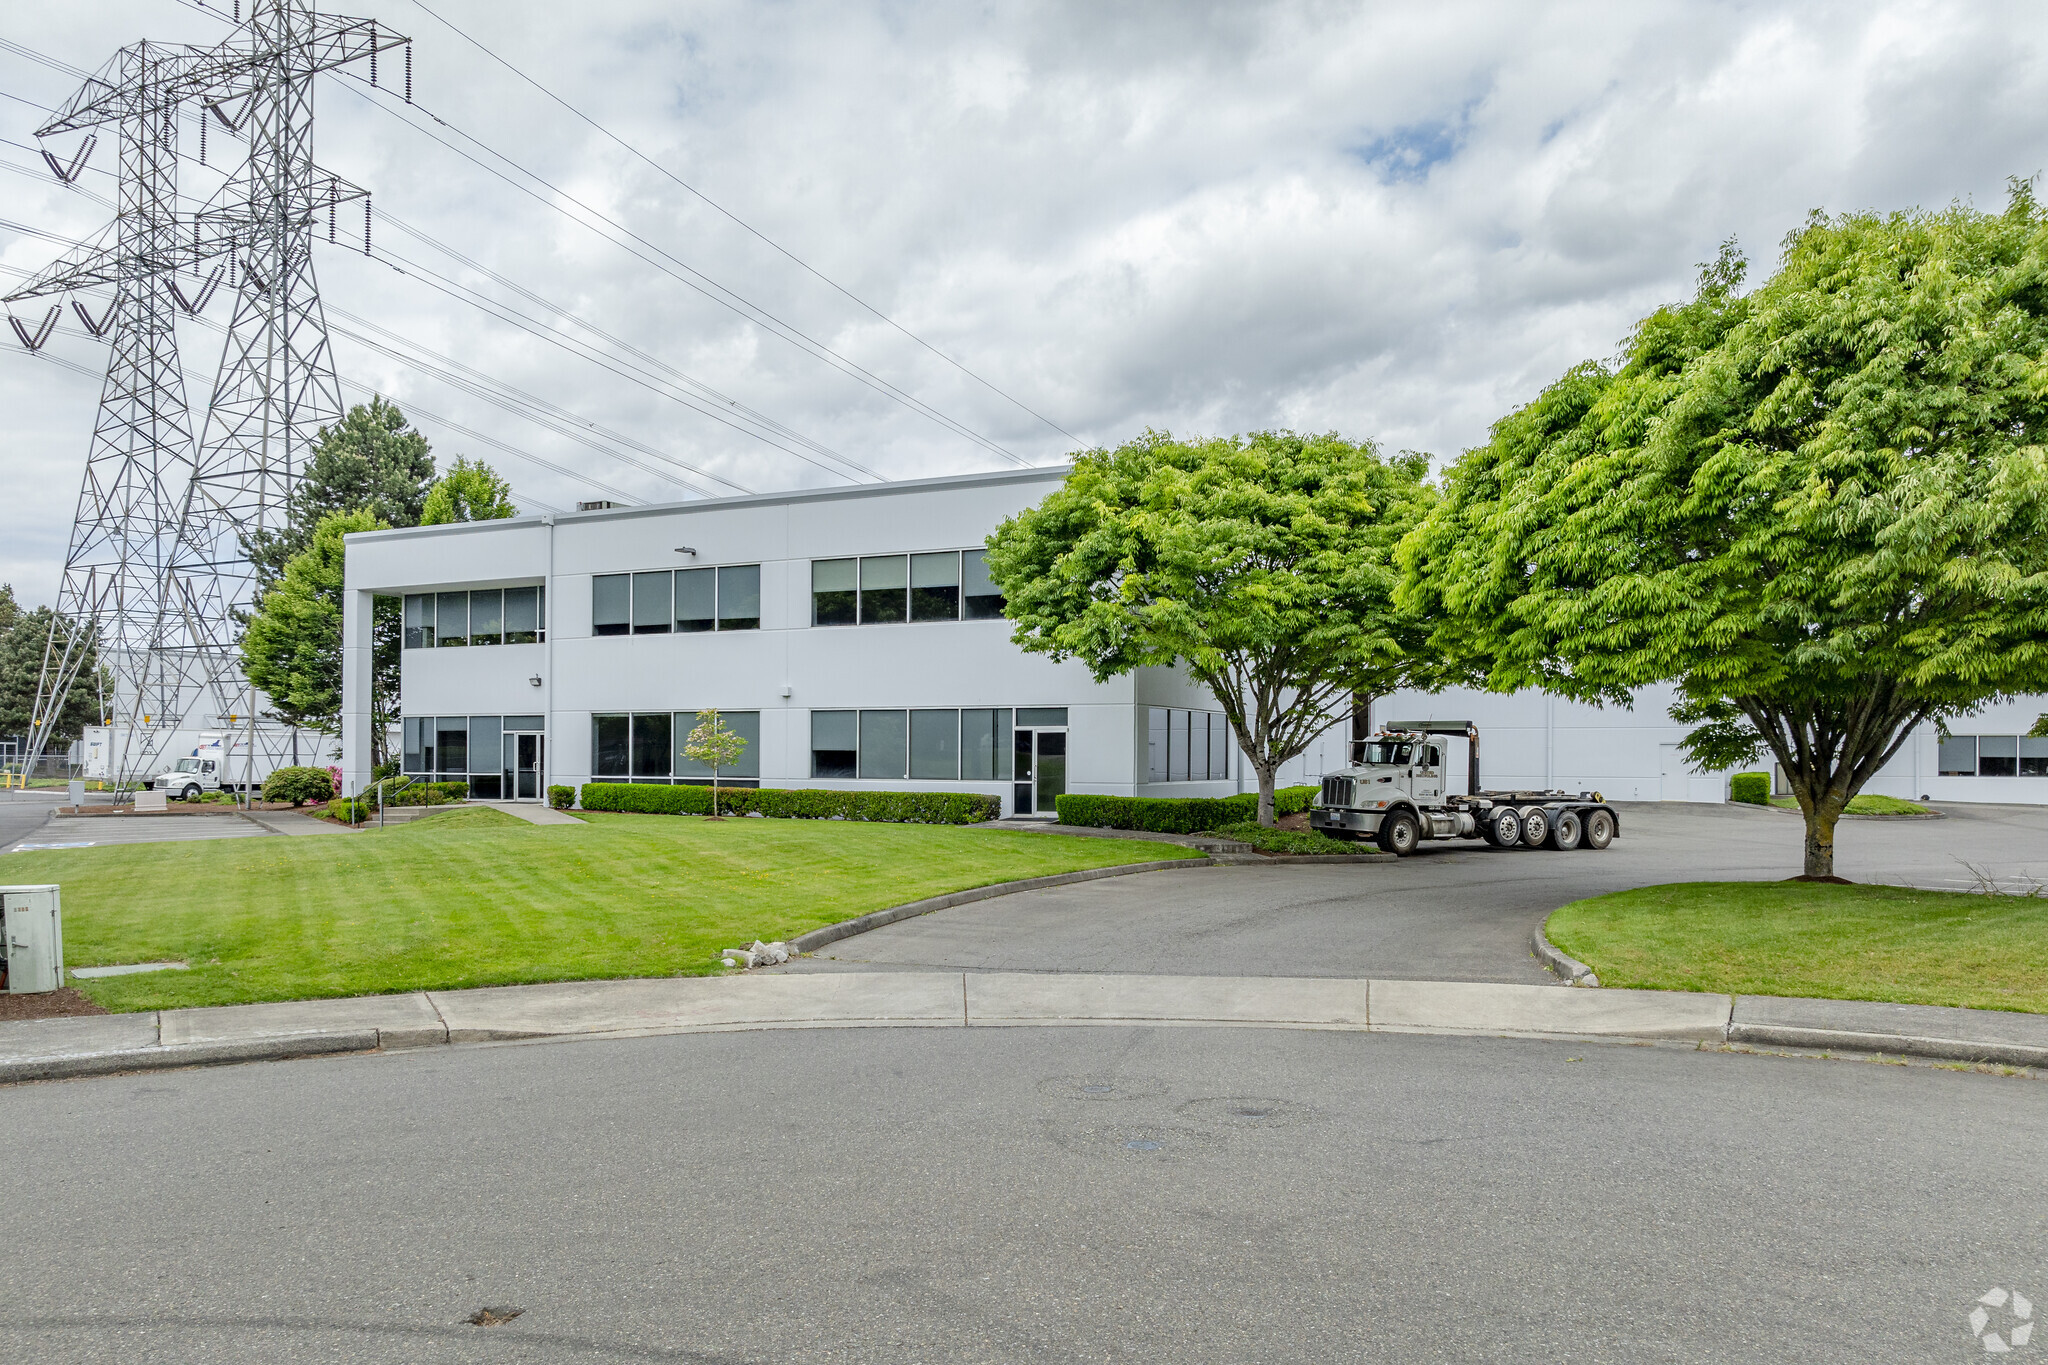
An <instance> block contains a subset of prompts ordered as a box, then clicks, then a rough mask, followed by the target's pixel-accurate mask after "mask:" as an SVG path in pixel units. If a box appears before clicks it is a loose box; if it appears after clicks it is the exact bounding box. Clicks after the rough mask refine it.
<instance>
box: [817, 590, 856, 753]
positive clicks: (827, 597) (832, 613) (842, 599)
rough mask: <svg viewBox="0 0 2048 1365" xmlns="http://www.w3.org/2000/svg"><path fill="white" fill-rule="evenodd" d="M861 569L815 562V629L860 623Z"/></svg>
mask: <svg viewBox="0 0 2048 1365" xmlns="http://www.w3.org/2000/svg"><path fill="white" fill-rule="evenodd" d="M858 565H859V561H857V560H852V559H814V560H812V561H811V624H812V625H814V626H850V625H852V624H853V623H854V622H856V621H858V620H859V619H860V614H859V610H858V606H857V604H858V602H859V600H860V593H859V591H858V584H859V568H858ZM819 776H823V774H819Z"/></svg>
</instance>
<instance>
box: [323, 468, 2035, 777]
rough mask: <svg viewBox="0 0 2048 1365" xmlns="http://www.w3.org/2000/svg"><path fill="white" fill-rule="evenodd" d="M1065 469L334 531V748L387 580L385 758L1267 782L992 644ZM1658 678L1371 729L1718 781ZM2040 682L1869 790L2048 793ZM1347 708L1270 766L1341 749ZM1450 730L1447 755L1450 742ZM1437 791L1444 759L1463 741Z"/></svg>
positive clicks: (1514, 767)
mask: <svg viewBox="0 0 2048 1365" xmlns="http://www.w3.org/2000/svg"><path fill="white" fill-rule="evenodd" d="M1065 473H1066V471H1065V469H1064V468H1050V469H1034V470H1020V471H1011V472H1005V473H997V474H978V475H968V476H965V477H960V478H946V479H925V480H917V481H913V482H905V483H893V484H877V485H863V486H857V487H851V488H832V489H819V490H806V491H800V492H793V493H775V494H765V495H759V496H748V497H735V498H717V499H708V500H704V501H698V502H688V503H677V504H670V505H664V506H656V507H630V508H602V509H597V510H592V511H582V512H575V513H561V514H555V515H549V516H527V517H518V518H514V519H511V520H507V521H491V522H474V523H463V524H457V525H452V526H433V527H415V528H409V529H404V530H392V531H372V532H366V533H362V534H358V535H353V536H350V537H349V540H348V570H347V601H346V604H345V624H344V636H345V639H344V645H343V670H344V685H343V710H344V715H343V736H342V739H343V755H344V756H343V767H344V774H345V778H344V780H345V782H346V784H347V785H348V786H349V787H350V789H351V790H355V791H360V790H362V789H363V788H364V787H365V785H366V784H367V781H368V778H369V770H370V728H369V727H370V715H369V690H370V669H371V603H372V599H373V598H374V597H377V596H388V597H394V598H401V599H403V610H404V619H405V626H404V630H405V639H404V650H403V654H402V658H403V670H402V683H401V697H402V700H403V705H404V714H405V719H404V723H403V727H402V729H403V746H402V747H403V766H404V769H405V771H406V772H408V773H413V774H417V775H420V776H434V777H444V778H453V779H460V780H463V781H467V782H468V783H469V784H470V786H471V789H472V791H473V793H474V794H476V795H477V796H480V797H496V798H502V799H511V800H539V799H542V798H544V796H545V794H546V788H547V787H548V786H549V785H550V784H557V783H559V784H568V785H580V784H582V783H584V782H588V781H593V780H595V781H619V782H626V781H631V782H693V783H707V782H709V781H710V780H711V776H712V774H711V772H710V770H709V769H707V768H704V767H703V766H702V765H701V764H698V763H696V762H694V761H693V760H691V759H690V758H689V757H688V756H687V755H686V754H685V753H684V752H683V745H684V740H685V738H686V736H687V735H688V733H689V730H690V728H691V726H692V725H693V723H694V721H695V717H696V714H697V712H698V711H700V710H704V709H709V708H716V709H717V710H719V711H720V712H721V713H722V714H723V715H724V717H725V721H726V724H727V726H728V727H729V728H731V729H733V730H735V731H737V732H738V733H740V734H742V735H743V736H745V737H746V738H747V740H748V744H747V749H746V754H745V756H744V757H743V758H742V759H741V760H740V763H739V765H738V767H737V768H735V769H733V770H730V771H727V772H724V773H722V774H721V775H720V777H721V780H722V781H726V782H728V783H731V784H734V785H741V784H744V785H762V786H771V787H853V788H873V789H893V790H938V789H958V790H968V791H979V792H987V793H991V794H994V795H998V796H1000V797H1001V798H1002V800H1003V808H1004V811H1005V812H1006V813H1014V814H1026V813H1033V812H1045V813H1049V812H1050V811H1051V809H1052V801H1053V798H1054V797H1056V796H1057V795H1059V794H1060V793H1062V792H1088V793H1100V794H1109V795H1125V796H1133V795H1135V796H1176V795H1184V796H1220V795H1226V794H1229V793H1231V792H1235V791H1240V790H1248V789H1251V788H1252V787H1254V786H1255V785H1256V784H1255V782H1254V780H1253V779H1252V778H1251V776H1250V775H1249V774H1248V773H1247V771H1246V770H1245V769H1244V768H1243V767H1242V765H1241V763H1240V761H1239V756H1238V755H1237V753H1236V751H1235V746H1234V745H1233V744H1232V743H1231V742H1230V740H1229V737H1228V734H1227V731H1226V729H1225V727H1224V724H1223V720H1222V716H1221V714H1220V713H1219V712H1218V710H1217V707H1216V703H1215V700H1214V698H1212V697H1210V696H1209V695H1208V693H1207V692H1206V691H1205V690H1204V689H1202V688H1201V687H1199V686H1198V685H1196V684H1194V683H1192V682H1191V681H1190V680H1189V679H1188V678H1187V677H1186V676H1185V675H1184V674H1182V673H1181V672H1180V671H1179V670H1176V669H1163V668H1146V669H1140V670H1138V671H1137V672H1135V673H1133V674H1130V675H1127V676H1124V677H1119V678H1113V679H1111V680H1110V681H1109V682H1106V683H1097V682H1095V681H1093V680H1092V679H1091V678H1090V677H1089V676H1088V672H1087V670H1086V669H1085V668H1083V667H1082V666H1081V665H1079V664H1078V663H1073V662H1067V663H1053V662H1051V661H1050V660H1048V659H1046V658H1045V657H1043V656H1041V655H1035V654H1027V653H1025V652H1023V651H1022V650H1020V649H1018V648H1017V647H1016V646H1015V645H1013V644H1012V643H1010V638H1009V637H1010V626H1009V623H1008V622H1007V621H1005V620H1004V619H1002V599H1001V597H1000V595H999V594H998V593H997V592H996V590H995V588H994V587H993V586H992V585H991V584H990V583H989V581H988V577H987V574H986V572H985V571H984V570H983V567H982V563H981V550H980V547H981V546H982V545H983V544H984V542H985V541H986V539H987V537H988V535H989V534H990V532H992V531H993V530H995V528H996V526H997V525H998V524H1000V523H1001V522H1002V521H1003V519H1004V518H1006V517H1008V516H1011V515H1013V514H1015V513H1017V512H1019V511H1021V510H1023V509H1024V508H1026V507H1029V506H1031V505H1033V504H1035V503H1037V502H1038V501H1039V500H1041V499H1042V498H1044V497H1045V496H1046V495H1047V494H1048V493H1050V492H1052V491H1053V490H1054V489H1055V488H1057V487H1058V486H1059V484H1060V482H1061V480H1062V479H1063V478H1064V476H1065ZM1669 700H1670V698H1669V694H1668V692H1666V691H1664V690H1661V689H1648V690H1646V691H1645V692H1644V694H1643V695H1642V696H1641V697H1640V698H1639V699H1638V701H1637V704H1636V706H1635V707H1634V708H1633V709H1632V710H1619V709H1615V708H1607V709H1601V708H1595V707H1588V706H1581V705H1577V704H1575V703H1570V702H1565V701H1561V700H1558V699H1556V698H1553V697H1548V696H1545V695H1542V694H1534V693H1532V694H1524V695H1519V696H1512V697H1502V696H1495V695H1491V694H1485V693H1470V692H1462V691H1451V692H1446V693H1442V694H1438V695H1426V694H1412V693H1411V694H1402V695H1398V696H1395V697H1390V698H1385V699H1382V700H1381V701H1380V702H1379V703H1378V704H1377V705H1376V706H1375V707H1374V712H1373V714H1374V719H1375V720H1376V721H1389V720H1420V719H1458V720H1475V721H1477V722H1478V723H1479V726H1480V729H1481V736H1482V769H1483V771H1482V777H1483V780H1484V782H1485V784H1486V785H1487V786H1490V787H1492V786H1528V787H1536V786H1541V787H1562V788H1565V789H1567V790H1572V791H1578V790H1596V789H1597V790H1599V791H1601V792H1602V793H1603V794H1604V795H1605V796H1607V797H1608V798H1609V799H1612V800H1678V801H1720V800H1723V799H1725V796H1726V792H1727V776H1726V774H1724V773H1695V772H1691V771H1688V770H1687V768H1686V766H1685V764H1684V762H1683V760H1682V759H1681V758H1680V756H1679V754H1678V749H1677V745H1678V741H1679V739H1680V738H1682V736H1683V728H1682V727H1680V726H1678V725H1676V724H1674V723H1673V722H1672V721H1671V720H1670V718H1669V716H1668V715H1667V714H1666V709H1667V706H1668V704H1669ZM2037 700H2038V699H2025V700H2023V701H2022V702H2019V703H2013V704H2007V705H2001V706H1996V707H1992V708H1988V709H1987V710H1986V711H1985V713H1984V715H1983V716H1982V718H1981V719H1979V720H1976V721H1973V722H1969V723H1958V724H1956V725H1955V726H1954V727H1953V728H1954V730H1955V731H1956V733H1955V734H1954V735H1953V736H1950V737H1948V738H1937V736H1936V735H1935V733H1934V730H1933V728H1932V727H1927V728H1926V729H1925V731H1924V733H1921V734H1918V735H1915V736H1914V737H1913V739H1912V740H1911V741H1909V742H1908V744H1907V746H1906V747H1905V749H1904V750H1902V751H1901V753H1900V754H1899V756H1898V757H1897V758H1896V759H1895V760H1894V761H1893V762H1892V764H1891V765H1890V766H1889V767H1887V768H1886V769H1885V771H1884V773H1883V774H1882V775H1881V776H1880V777H1879V778H1877V779H1876V780H1875V781H1873V782H1872V783H1871V785H1870V788H1869V789H1870V790H1872V791H1878V792H1884V793H1887V794H1891V795H1897V796H1918V795H1921V794H1926V795H1930V796H1932V797H1934V798H1935V799H1936V800H1938V801H2024V802H2042V803H2048V740H2032V739H2027V738H2025V737H2024V735H2025V732H2026V731H2027V729H2028V728H2030V727H2031V726H2032V725H2033V723H2034V720H2035V717H2036V716H2037V715H2038V714H2039V713H2040V712H2042V711H2044V710H2048V703H2041V704H2036V702H2037ZM1345 733H1346V727H1343V726H1339V727H1336V728H1333V730H1332V731H1331V732H1330V733H1329V734H1328V735H1327V736H1326V737H1325V738H1324V739H1323V740H1322V741H1320V742H1318V743H1317V744H1316V745H1315V746H1313V747H1312V748H1311V749H1310V750H1309V751H1308V752H1307V753H1306V754H1304V755H1303V756H1302V757H1301V758H1299V759H1297V760H1295V761H1294V762H1292V763H1290V764H1288V765H1287V767H1286V769H1285V770H1284V771H1283V773H1282V780H1283V782H1308V781H1315V780H1316V779H1318V778H1319V777H1320V775H1321V774H1322V773H1323V772H1324V771H1325V770H1328V769H1333V768H1336V767H1339V766H1341V765H1342V763H1343V761H1344V736H1345ZM1453 747H1454V749H1455V748H1456V747H1460V746H1458V745H1456V744H1455V743H1454V746H1453ZM1449 757H1450V760H1451V761H1450V767H1451V772H1452V775H1453V783H1452V785H1453V788H1454V789H1462V785H1463V774H1464V763H1463V758H1462V755H1459V754H1456V753H1453V754H1452V755H1450V756H1449Z"/></svg>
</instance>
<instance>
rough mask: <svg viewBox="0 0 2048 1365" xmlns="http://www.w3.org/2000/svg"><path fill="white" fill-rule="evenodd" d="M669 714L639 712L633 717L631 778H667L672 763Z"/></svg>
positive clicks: (672, 751) (672, 753)
mask: <svg viewBox="0 0 2048 1365" xmlns="http://www.w3.org/2000/svg"><path fill="white" fill-rule="evenodd" d="M669 723H670V722H669V713H668V712H666V711H639V712H635V713H634V715H633V776H634V777H635V778H642V777H667V776H668V775H669V766H670V764H671V763H672V762H673V761H674V750H673V749H672V748H671V747H670V744H669Z"/></svg>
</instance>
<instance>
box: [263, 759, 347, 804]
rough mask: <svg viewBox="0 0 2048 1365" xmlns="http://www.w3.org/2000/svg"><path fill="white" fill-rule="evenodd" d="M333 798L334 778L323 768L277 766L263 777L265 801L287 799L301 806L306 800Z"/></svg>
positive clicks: (327, 799)
mask: <svg viewBox="0 0 2048 1365" xmlns="http://www.w3.org/2000/svg"><path fill="white" fill-rule="evenodd" d="M333 798H334V779H333V778H332V777H330V776H329V775H328V772H327V769H325V768H279V769H277V770H276V771H275V772H273V773H271V774H270V776H268V777H266V778H264V779H263V799H264V800H265V801H289V802H291V803H292V804H293V805H294V806H303V805H305V804H306V803H307V802H308V801H329V800H332V799H333Z"/></svg>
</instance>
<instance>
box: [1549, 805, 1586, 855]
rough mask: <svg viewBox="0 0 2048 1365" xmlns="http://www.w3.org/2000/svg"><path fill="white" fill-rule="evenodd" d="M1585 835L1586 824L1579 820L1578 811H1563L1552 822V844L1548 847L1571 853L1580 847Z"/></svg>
mask: <svg viewBox="0 0 2048 1365" xmlns="http://www.w3.org/2000/svg"><path fill="white" fill-rule="evenodd" d="M1585 833H1586V826H1585V823H1584V822H1583V821H1582V820H1580V819H1579V813H1578V812H1577V811H1575V810H1561V811H1559V812H1558V813H1557V818H1556V819H1555V820H1552V821H1551V822H1550V842H1549V844H1548V847H1550V848H1554V849H1556V850H1557V851H1558V852H1560V853H1569V852H1571V851H1572V850H1573V849H1575V848H1577V847H1578V846H1579V840H1580V839H1582V838H1583V837H1584V836H1585Z"/></svg>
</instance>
